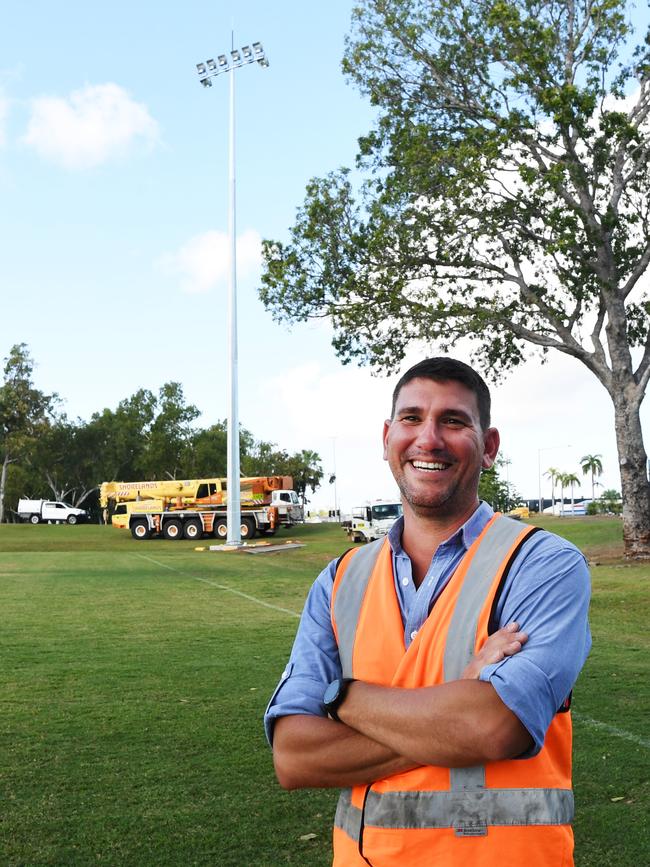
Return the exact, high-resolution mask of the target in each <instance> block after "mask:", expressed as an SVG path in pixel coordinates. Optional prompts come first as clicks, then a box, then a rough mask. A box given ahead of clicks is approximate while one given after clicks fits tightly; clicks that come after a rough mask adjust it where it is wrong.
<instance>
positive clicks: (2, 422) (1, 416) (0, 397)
mask: <svg viewBox="0 0 650 867" xmlns="http://www.w3.org/2000/svg"><path fill="white" fill-rule="evenodd" d="M33 371H34V363H33V361H32V359H31V357H30V355H29V351H28V349H27V346H26V344H24V343H18V344H15V345H14V346H12V347H11V350H10V352H9V356H8V357H7V358H6V359H5V366H4V382H3V384H2V386H0V523H2V520H3V517H4V508H5V494H6V490H7V480H8V476H9V470H10V468H11V465H15V464H18V465H19V466H20V467H21V470H22V473H21V474H22V475H27V470H26V468H27V467H29V466H30V464H31V462H32V458H33V455H34V453H35V451H36V450H37V448H38V444H39V440H40V438H41V437H43V436H45V435H46V434H47V433H48V432H49V429H50V426H51V423H52V419H53V417H54V413H55V409H56V405H57V402H58V397H57V395H56V394H51V395H48V394H44V393H43V392H42V391H39V389H37V388H35V387H34V383H33V381H32V375H33Z"/></svg>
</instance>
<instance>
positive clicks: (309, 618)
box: [264, 560, 341, 744]
mask: <svg viewBox="0 0 650 867" xmlns="http://www.w3.org/2000/svg"><path fill="white" fill-rule="evenodd" d="M335 570H336V560H333V561H332V562H331V563H330V564H329V566H327V568H325V569H323V571H322V572H321V573H320V575H319V576H318V578H317V579H316V581H315V582H314V584H313V585H312V588H311V590H310V591H309V595H308V596H307V601H306V602H305V606H304V608H303V612H302V615H301V618H300V625H299V626H298V631H297V633H296V638H295V641H294V643H293V648H292V650H291V656H290V658H289V662H288V663H287V665H286V667H285V669H284V671H283V672H282V676H281V677H280V681H279V683H278V685H277V687H276V689H275V692H274V693H273V695H272V696H271V700H270V702H269V704H268V706H267V708H266V712H265V714H264V727H265V730H266V737H267V739H268V741H269V743H270V744H272V742H273V725H274V723H275V720H276V719H278V717H281V716H289V715H290V714H309V715H312V716H323V715H324V712H323V704H322V702H323V693H324V691H325V687H326V686H327V684H328V683H330V682H331V681H332V680H334V679H335V678H337V677H340V676H341V663H340V660H339V651H338V646H337V644H336V639H335V638H334V631H333V629H332V621H331V617H330V601H331V598H332V587H333V583H334V574H335Z"/></svg>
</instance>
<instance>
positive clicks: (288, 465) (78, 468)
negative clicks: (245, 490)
mask: <svg viewBox="0 0 650 867" xmlns="http://www.w3.org/2000/svg"><path fill="white" fill-rule="evenodd" d="M32 371H33V362H32V360H31V358H30V356H29V353H28V350H27V347H26V346H25V344H20V345H17V346H14V347H13V348H12V350H11V353H10V356H9V358H8V359H7V363H6V367H5V382H4V385H2V386H0V523H1V522H2V503H3V501H4V500H6V502H7V504H8V506H9V509H8V514H7V517H8V518H9V519H12V518H13V513H14V512H15V509H16V507H17V504H18V499H19V498H20V497H23V496H27V497H33V498H40V497H52V498H54V499H59V500H67V501H69V502H71V503H72V504H73V505H77V506H82V507H83V508H86V509H89V510H90V513H91V515H92V516H93V518H94V519H98V518H99V515H100V509H99V497H98V488H99V485H100V484H101V483H102V482H104V481H111V480H124V481H131V480H137V479H142V480H150V479H152V480H153V479H156V480H159V479H167V478H206V477H208V478H212V477H224V476H225V475H226V472H227V425H226V422H225V421H219V422H217V423H216V424H214V425H211V426H210V427H207V428H196V427H195V426H194V422H195V421H196V419H197V418H198V416H199V414H200V413H199V410H198V408H197V407H196V406H194V405H193V404H188V403H187V402H186V400H185V396H184V394H183V388H182V385H181V384H180V383H178V382H167V383H165V384H164V385H163V386H162V387H161V388H160V389H159V391H158V394H157V395H156V394H154V393H153V392H151V391H149V390H148V389H138V391H136V392H135V393H134V394H133V395H131V396H130V397H128V398H125V399H124V400H122V401H120V403H119V404H118V405H117V408H116V409H114V410H112V409H109V408H105V409H103V410H102V411H101V412H95V413H93V415H92V417H91V419H90V421H88V422H84V421H83V420H82V419H77V420H75V421H70V420H69V419H68V418H67V416H66V415H65V414H64V413H57V407H58V402H59V401H58V397H57V395H44V394H43V393H42V392H40V391H38V389H36V388H34V386H33V383H32ZM239 441H240V453H241V470H242V474H243V475H250V476H271V475H286V476H292V477H293V478H294V481H295V489H296V491H297V492H298V493H299V494H300V495H301V496H302V497H303V501H304V499H305V497H306V492H307V490H311V491H315V490H316V488H317V487H318V486H319V485H320V482H321V479H322V476H323V471H322V468H321V466H320V457H319V456H318V455H317V454H316V453H315V452H312V451H308V450H303V451H300V452H296V453H295V454H292V455H290V454H289V453H288V452H286V451H284V450H283V449H279V448H278V446H277V445H275V443H271V442H266V441H264V440H260V441H257V440H255V438H254V436H253V434H252V433H250V431H247V430H246V429H245V428H241V429H240V440H239Z"/></svg>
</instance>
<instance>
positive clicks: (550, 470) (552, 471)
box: [544, 467, 560, 515]
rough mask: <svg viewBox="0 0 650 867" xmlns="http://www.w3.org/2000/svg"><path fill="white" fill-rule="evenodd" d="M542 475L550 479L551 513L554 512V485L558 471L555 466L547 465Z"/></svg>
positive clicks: (558, 477) (557, 477)
mask: <svg viewBox="0 0 650 867" xmlns="http://www.w3.org/2000/svg"><path fill="white" fill-rule="evenodd" d="M544 475H545V476H546V477H547V478H549V479H550V480H551V514H552V515H554V514H555V486H556V484H557V483H558V481H559V479H560V471H559V470H558V469H556V468H555V467H549V468H548V469H547V470H546V472H545V473H544Z"/></svg>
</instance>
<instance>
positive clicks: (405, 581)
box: [402, 578, 409, 587]
mask: <svg viewBox="0 0 650 867" xmlns="http://www.w3.org/2000/svg"><path fill="white" fill-rule="evenodd" d="M408 583H409V579H408V578H402V584H403V585H404V587H406V585H407V584H408Z"/></svg>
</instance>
